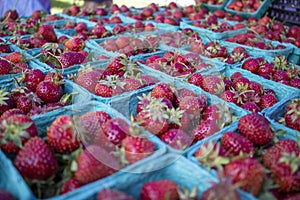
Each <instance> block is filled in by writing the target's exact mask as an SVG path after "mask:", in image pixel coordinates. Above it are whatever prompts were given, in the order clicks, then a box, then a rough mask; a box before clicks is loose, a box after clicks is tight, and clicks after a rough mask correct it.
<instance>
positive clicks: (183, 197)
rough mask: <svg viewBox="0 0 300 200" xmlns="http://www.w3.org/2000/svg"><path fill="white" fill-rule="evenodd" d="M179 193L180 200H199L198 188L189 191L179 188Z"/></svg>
mask: <svg viewBox="0 0 300 200" xmlns="http://www.w3.org/2000/svg"><path fill="white" fill-rule="evenodd" d="M177 192H178V195H179V199H180V200H193V199H197V194H198V189H197V187H194V188H193V189H192V190H191V191H189V189H187V188H183V190H181V189H179V188H178V190H177Z"/></svg>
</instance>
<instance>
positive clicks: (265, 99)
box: [259, 94, 278, 109]
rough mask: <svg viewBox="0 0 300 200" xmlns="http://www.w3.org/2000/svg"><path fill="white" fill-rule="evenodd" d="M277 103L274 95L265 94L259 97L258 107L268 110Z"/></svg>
mask: <svg viewBox="0 0 300 200" xmlns="http://www.w3.org/2000/svg"><path fill="white" fill-rule="evenodd" d="M277 102H278V100H277V98H276V97H275V96H274V95H272V94H265V95H263V96H261V98H260V102H259V107H260V108H261V109H265V108H269V107H272V106H273V105H274V104H275V103H277Z"/></svg>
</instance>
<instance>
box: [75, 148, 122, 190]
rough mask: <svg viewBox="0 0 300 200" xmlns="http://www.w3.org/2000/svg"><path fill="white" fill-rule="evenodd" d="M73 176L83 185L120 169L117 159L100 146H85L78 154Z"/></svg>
mask: <svg viewBox="0 0 300 200" xmlns="http://www.w3.org/2000/svg"><path fill="white" fill-rule="evenodd" d="M77 165H78V167H77V170H76V171H75V174H74V175H75V176H74V178H75V179H76V180H78V181H79V183H80V184H82V185H85V184H87V183H91V182H93V181H96V180H98V179H101V178H104V177H106V176H109V175H111V174H113V173H115V172H116V170H118V169H120V165H119V163H118V161H117V159H116V158H115V157H114V156H113V155H111V154H109V153H108V152H107V151H106V150H104V149H103V148H101V147H100V146H96V145H90V146H87V147H86V148H85V149H84V150H83V151H82V152H81V153H80V155H79V156H78V159H77Z"/></svg>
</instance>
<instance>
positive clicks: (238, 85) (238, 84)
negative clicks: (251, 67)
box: [233, 77, 251, 93]
mask: <svg viewBox="0 0 300 200" xmlns="http://www.w3.org/2000/svg"><path fill="white" fill-rule="evenodd" d="M250 84H251V82H250V80H249V79H247V78H246V77H240V78H238V79H236V80H235V81H234V82H233V88H234V89H235V91H237V92H238V93H241V92H244V91H247V90H250Z"/></svg>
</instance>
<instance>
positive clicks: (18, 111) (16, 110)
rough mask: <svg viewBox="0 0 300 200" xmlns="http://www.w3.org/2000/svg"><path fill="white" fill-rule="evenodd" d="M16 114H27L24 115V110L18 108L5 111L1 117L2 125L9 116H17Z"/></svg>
mask: <svg viewBox="0 0 300 200" xmlns="http://www.w3.org/2000/svg"><path fill="white" fill-rule="evenodd" d="M15 114H20V115H24V114H25V113H24V112H23V111H22V110H20V109H17V108H12V109H9V110H7V111H5V112H4V113H3V114H2V115H1V117H0V123H1V122H2V121H3V120H4V119H7V118H8V117H9V116H11V115H15Z"/></svg>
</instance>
